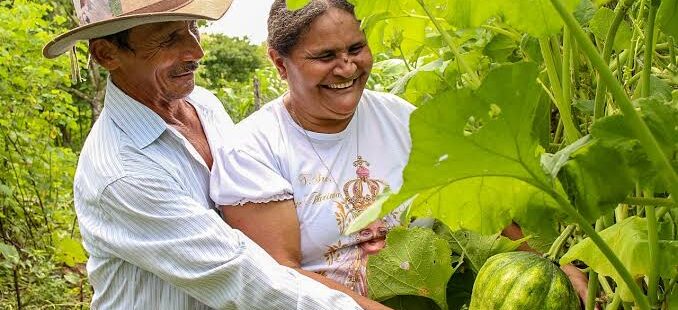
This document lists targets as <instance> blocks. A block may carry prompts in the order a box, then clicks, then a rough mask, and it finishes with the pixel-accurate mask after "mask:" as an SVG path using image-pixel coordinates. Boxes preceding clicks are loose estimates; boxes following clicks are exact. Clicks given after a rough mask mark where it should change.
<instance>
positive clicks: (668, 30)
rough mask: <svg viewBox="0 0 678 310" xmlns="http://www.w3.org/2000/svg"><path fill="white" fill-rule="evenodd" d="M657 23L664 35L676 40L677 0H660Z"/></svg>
mask: <svg viewBox="0 0 678 310" xmlns="http://www.w3.org/2000/svg"><path fill="white" fill-rule="evenodd" d="M657 24H658V25H659V28H660V29H661V30H662V31H663V32H664V33H665V34H666V35H669V36H672V37H673V38H674V39H676V40H678V0H661V4H660V5H659V9H658V10H657Z"/></svg>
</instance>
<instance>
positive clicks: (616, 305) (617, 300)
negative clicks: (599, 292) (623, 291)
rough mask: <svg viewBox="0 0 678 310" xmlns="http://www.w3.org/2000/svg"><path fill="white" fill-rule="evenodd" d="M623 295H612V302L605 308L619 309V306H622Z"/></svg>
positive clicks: (609, 309)
mask: <svg viewBox="0 0 678 310" xmlns="http://www.w3.org/2000/svg"><path fill="white" fill-rule="evenodd" d="M621 301H622V300H621V296H619V293H614V297H612V302H611V303H610V304H609V305H607V307H605V310H617V309H619V306H621Z"/></svg>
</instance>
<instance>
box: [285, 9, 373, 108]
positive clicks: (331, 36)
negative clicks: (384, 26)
mask: <svg viewBox="0 0 678 310" xmlns="http://www.w3.org/2000/svg"><path fill="white" fill-rule="evenodd" d="M271 58H272V59H273V61H274V63H275V64H276V66H277V67H278V70H279V72H280V74H281V76H282V77H283V78H284V79H286V80H287V82H288V84H289V90H290V99H291V100H290V101H291V103H292V104H293V105H294V109H295V113H296V114H303V116H304V118H307V119H308V118H312V119H315V120H350V118H351V116H352V115H353V112H354V111H355V108H356V106H357V105H358V101H359V100H360V97H361V96H362V92H363V89H364V88H365V83H366V82H367V78H368V76H369V74H370V70H371V69H372V53H371V52H370V49H369V47H368V46H367V41H366V38H365V35H364V34H363V32H362V31H360V23H359V22H358V21H357V20H356V19H355V17H354V16H353V15H352V14H350V13H348V12H346V11H343V10H340V9H337V8H330V9H328V10H327V11H326V12H325V13H324V14H323V15H320V16H318V17H317V18H316V19H315V20H314V21H313V22H312V23H311V24H310V26H309V29H308V31H307V32H306V33H305V34H303V35H302V37H301V39H300V40H299V41H298V43H297V45H296V46H295V47H294V48H292V50H291V52H290V55H289V56H288V57H280V56H279V54H277V52H275V51H271Z"/></svg>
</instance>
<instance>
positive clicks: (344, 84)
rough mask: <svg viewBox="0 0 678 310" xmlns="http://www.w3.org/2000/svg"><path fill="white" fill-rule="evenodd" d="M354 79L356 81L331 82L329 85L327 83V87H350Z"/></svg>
mask: <svg viewBox="0 0 678 310" xmlns="http://www.w3.org/2000/svg"><path fill="white" fill-rule="evenodd" d="M353 81H355V80H350V81H348V82H345V83H339V84H329V85H327V87H329V88H332V89H340V88H348V87H351V85H353Z"/></svg>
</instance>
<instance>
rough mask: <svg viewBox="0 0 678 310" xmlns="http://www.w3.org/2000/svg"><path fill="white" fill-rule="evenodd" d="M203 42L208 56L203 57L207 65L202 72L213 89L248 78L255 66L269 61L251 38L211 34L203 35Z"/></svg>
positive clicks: (204, 65) (203, 63)
mask: <svg viewBox="0 0 678 310" xmlns="http://www.w3.org/2000/svg"><path fill="white" fill-rule="evenodd" d="M200 43H201V45H202V47H203V49H204V50H205V56H204V57H203V59H202V60H201V61H200V64H201V65H203V68H202V69H201V70H200V71H199V72H198V75H199V76H200V77H201V78H203V79H205V80H206V81H207V85H206V86H207V87H208V88H210V89H217V88H221V87H224V86H225V85H226V84H227V83H228V82H247V81H249V80H250V79H251V78H252V73H253V72H254V70H256V69H258V68H260V67H261V66H262V64H263V63H264V62H265V61H266V59H265V58H264V57H265V56H263V55H261V54H260V52H259V49H258V47H257V46H256V45H252V44H250V42H249V40H248V39H247V38H231V37H227V36H225V35H223V34H209V35H202V36H201V40H200ZM208 69H209V70H208Z"/></svg>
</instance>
